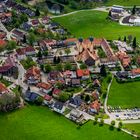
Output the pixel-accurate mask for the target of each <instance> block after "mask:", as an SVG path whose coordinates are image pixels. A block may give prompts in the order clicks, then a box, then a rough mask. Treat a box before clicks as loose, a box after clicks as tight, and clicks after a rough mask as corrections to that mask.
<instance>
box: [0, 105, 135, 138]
mask: <svg viewBox="0 0 140 140" xmlns="http://www.w3.org/2000/svg"><path fill="white" fill-rule="evenodd" d="M3 126H4V127H3ZM0 132H2V133H1V135H0V140H44V139H46V140H78V139H79V140H89V139H90V140H106V139H108V140H118V139H119V140H134V139H135V138H133V137H132V136H130V135H128V134H126V133H123V132H118V131H117V130H114V131H110V130H109V126H106V125H104V126H102V127H99V125H93V123H92V122H88V123H87V124H85V125H84V126H82V127H81V128H80V129H77V126H76V125H75V124H74V123H73V122H71V121H69V120H67V119H65V118H64V117H62V116H60V115H58V114H56V113H54V112H51V111H50V110H48V109H47V108H46V107H37V106H28V107H25V108H24V109H21V110H18V111H15V112H12V113H9V114H7V115H0Z"/></svg>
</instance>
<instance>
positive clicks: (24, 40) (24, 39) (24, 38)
mask: <svg viewBox="0 0 140 140" xmlns="http://www.w3.org/2000/svg"><path fill="white" fill-rule="evenodd" d="M23 43H26V36H25V35H24V36H23Z"/></svg>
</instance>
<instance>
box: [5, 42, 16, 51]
mask: <svg viewBox="0 0 140 140" xmlns="http://www.w3.org/2000/svg"><path fill="white" fill-rule="evenodd" d="M6 48H7V50H13V49H15V48H16V42H15V41H12V40H11V41H9V42H8V44H7V46H6Z"/></svg>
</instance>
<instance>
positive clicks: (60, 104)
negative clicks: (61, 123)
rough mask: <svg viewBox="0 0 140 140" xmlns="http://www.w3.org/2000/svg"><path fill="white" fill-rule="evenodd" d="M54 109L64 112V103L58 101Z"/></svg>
mask: <svg viewBox="0 0 140 140" xmlns="http://www.w3.org/2000/svg"><path fill="white" fill-rule="evenodd" d="M53 110H54V111H56V112H58V113H60V114H62V113H63V112H64V103H62V102H59V101H56V102H55V103H54V105H53Z"/></svg>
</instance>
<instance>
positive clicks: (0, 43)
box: [0, 39, 7, 48]
mask: <svg viewBox="0 0 140 140" xmlns="http://www.w3.org/2000/svg"><path fill="white" fill-rule="evenodd" d="M6 45H7V42H6V41H5V40H2V39H0V48H1V47H5V46H6Z"/></svg>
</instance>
